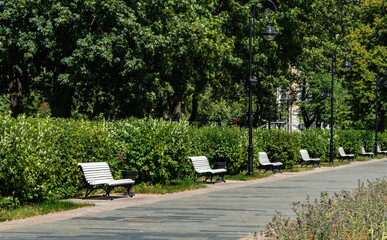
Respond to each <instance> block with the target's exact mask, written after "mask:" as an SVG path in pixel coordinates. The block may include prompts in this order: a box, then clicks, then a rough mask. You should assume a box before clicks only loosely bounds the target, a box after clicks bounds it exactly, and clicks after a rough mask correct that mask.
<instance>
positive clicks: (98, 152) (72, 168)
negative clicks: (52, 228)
mask: <svg viewBox="0 0 387 240" xmlns="http://www.w3.org/2000/svg"><path fill="white" fill-rule="evenodd" d="M0 136H1V139H0V163H1V164H0V195H2V196H6V197H7V196H10V197H13V198H15V199H18V200H19V201H20V203H25V202H38V201H43V200H47V199H59V198H65V197H71V196H75V195H77V194H78V193H79V188H80V187H81V186H82V184H81V181H82V180H81V178H80V176H81V174H80V172H79V169H78V166H77V163H78V162H86V161H108V162H112V161H113V160H114V159H115V158H116V153H115V152H114V148H113V147H112V144H114V141H113V139H112V138H111V136H110V135H109V134H107V132H106V131H105V128H104V124H103V122H89V121H74V120H67V119H54V118H31V117H29V118H26V117H24V116H20V117H19V118H18V119H17V120H16V119H13V118H9V117H3V118H2V119H1V124H0Z"/></svg>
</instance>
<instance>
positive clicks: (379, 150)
mask: <svg viewBox="0 0 387 240" xmlns="http://www.w3.org/2000/svg"><path fill="white" fill-rule="evenodd" d="M376 151H378V152H381V151H382V150H381V149H380V146H379V144H378V145H376Z"/></svg>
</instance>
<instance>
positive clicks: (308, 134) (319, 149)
mask: <svg viewBox="0 0 387 240" xmlns="http://www.w3.org/2000/svg"><path fill="white" fill-rule="evenodd" d="M329 144H330V132H329V131H326V130H321V129H310V130H307V131H303V132H302V134H301V149H307V150H308V152H309V154H310V155H311V157H312V155H314V154H316V155H319V156H320V159H321V161H328V160H329Z"/></svg>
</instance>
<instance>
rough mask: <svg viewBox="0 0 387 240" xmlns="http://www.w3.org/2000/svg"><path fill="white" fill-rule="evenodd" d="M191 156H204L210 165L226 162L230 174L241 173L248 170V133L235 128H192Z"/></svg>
mask: <svg viewBox="0 0 387 240" xmlns="http://www.w3.org/2000/svg"><path fill="white" fill-rule="evenodd" d="M189 136H190V139H191V141H190V143H191V145H190V155H196V156H199V155H204V156H207V157H208V158H209V161H210V163H212V164H213V163H214V162H215V161H217V160H219V159H221V160H222V161H226V166H227V171H228V173H229V174H234V173H240V172H242V171H243V170H246V169H247V168H248V162H247V161H246V159H247V146H248V145H247V143H248V135H247V131H246V130H245V129H243V128H241V129H240V128H235V127H231V128H230V127H212V128H207V127H204V128H197V127H191V128H190V130H189Z"/></svg>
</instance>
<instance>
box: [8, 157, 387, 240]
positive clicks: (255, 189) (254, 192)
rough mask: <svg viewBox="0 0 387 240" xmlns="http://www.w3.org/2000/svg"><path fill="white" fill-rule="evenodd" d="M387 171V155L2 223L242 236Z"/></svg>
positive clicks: (75, 235)
mask: <svg viewBox="0 0 387 240" xmlns="http://www.w3.org/2000/svg"><path fill="white" fill-rule="evenodd" d="M386 170H387V159H379V160H372V161H367V162H354V163H351V164H348V165H345V166H341V167H336V168H324V167H322V168H317V169H315V170H313V171H309V172H301V173H283V174H276V175H275V176H272V177H269V178H266V179H260V180H254V181H248V182H239V181H227V182H226V183H217V184H215V185H209V186H208V188H206V189H200V190H194V191H187V192H183V193H176V194H168V195H136V196H135V197H133V198H126V197H122V196H118V195H117V196H115V199H114V200H113V201H109V200H106V199H95V200H93V202H94V203H96V206H95V207H90V208H83V209H78V210H72V211H67V212H63V213H56V214H50V215H46V216H40V217H34V218H28V219H23V220H16V221H10V222H5V223H0V239H1V240H6V239H61V240H62V239H93V240H95V239H239V238H243V237H246V236H247V235H249V234H253V233H254V232H257V231H261V230H263V229H265V227H266V225H267V224H268V223H269V222H270V221H271V219H272V217H273V216H274V214H275V211H276V210H279V211H281V212H282V213H283V214H285V215H289V216H292V215H293V213H292V211H291V207H292V204H293V202H298V201H301V202H305V200H306V196H307V195H309V196H310V197H311V198H312V199H314V198H318V197H319V196H320V194H321V192H325V191H328V192H329V193H330V194H332V193H333V192H339V191H341V190H343V189H346V190H350V189H353V188H355V187H357V186H358V183H359V181H361V182H365V181H367V180H372V179H375V178H385V177H386V176H387V175H386ZM226 180H227V179H226ZM77 201H82V200H77ZM88 201H91V200H88Z"/></svg>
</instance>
